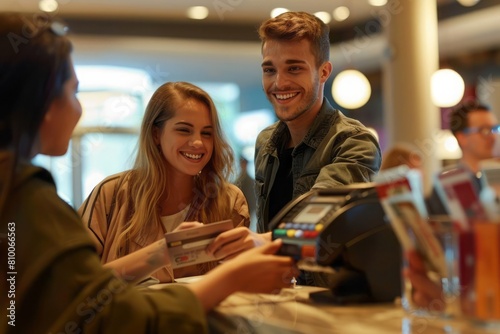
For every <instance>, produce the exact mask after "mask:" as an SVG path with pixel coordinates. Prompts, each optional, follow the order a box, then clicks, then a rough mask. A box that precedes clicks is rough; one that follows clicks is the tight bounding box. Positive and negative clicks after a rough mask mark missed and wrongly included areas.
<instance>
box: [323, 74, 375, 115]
mask: <svg viewBox="0 0 500 334" xmlns="http://www.w3.org/2000/svg"><path fill="white" fill-rule="evenodd" d="M371 93H372V89H371V86H370V82H369V81H368V79H367V78H366V76H365V75H364V74H363V73H361V72H359V71H356V70H345V71H342V72H340V73H339V74H337V76H336V77H335V79H334V80H333V85H332V96H333V98H334V100H335V101H336V102H337V103H338V104H339V105H340V106H341V107H344V108H347V109H357V108H359V107H362V106H364V105H365V104H366V102H368V100H369V99H370V95H371Z"/></svg>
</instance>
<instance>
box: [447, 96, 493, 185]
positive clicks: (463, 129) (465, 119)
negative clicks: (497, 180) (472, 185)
mask: <svg viewBox="0 0 500 334" xmlns="http://www.w3.org/2000/svg"><path fill="white" fill-rule="evenodd" d="M449 119H450V129H451V132H452V133H453V135H454V136H455V138H456V139H457V142H458V145H459V146H460V149H461V150H462V158H461V159H460V163H459V165H460V166H461V167H465V168H467V169H468V170H470V171H471V173H473V174H474V175H475V176H476V178H478V177H479V176H480V175H478V173H479V162H480V161H481V160H485V159H491V158H493V148H494V146H495V141H496V140H497V137H498V134H499V133H500V125H499V124H498V120H497V118H496V117H495V115H494V114H493V113H492V112H491V111H490V109H489V108H488V107H487V106H485V105H482V104H479V103H477V102H469V103H465V104H462V105H459V106H458V107H456V108H455V109H454V110H453V111H452V112H451V113H450V118H449ZM478 185H479V181H478Z"/></svg>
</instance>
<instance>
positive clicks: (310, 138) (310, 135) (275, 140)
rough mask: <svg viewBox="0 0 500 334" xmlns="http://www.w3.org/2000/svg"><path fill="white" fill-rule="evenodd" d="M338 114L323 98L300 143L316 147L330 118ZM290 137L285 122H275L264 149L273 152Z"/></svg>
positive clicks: (324, 132) (328, 129) (326, 129)
mask: <svg viewBox="0 0 500 334" xmlns="http://www.w3.org/2000/svg"><path fill="white" fill-rule="evenodd" d="M338 116H339V111H338V110H336V109H333V107H332V106H331V104H330V103H329V102H328V100H327V99H326V98H323V103H322V104H321V109H320V110H319V112H318V115H317V116H316V119H315V120H314V122H313V124H312V125H311V128H310V129H309V131H307V134H306V136H305V137H304V139H303V140H302V143H301V144H299V146H301V145H302V144H304V145H307V146H309V147H311V148H313V149H316V148H317V147H318V146H319V144H320V143H321V141H323V138H325V136H326V135H327V133H328V131H330V124H332V119H333V118H335V117H338ZM289 138H290V132H289V131H288V127H287V126H286V124H285V122H283V121H278V122H277V123H276V127H275V129H274V131H273V133H272V135H271V137H270V138H269V142H268V144H267V148H266V150H267V151H268V152H273V151H274V150H277V149H278V148H279V147H281V145H283V143H285V142H287V141H288V140H289Z"/></svg>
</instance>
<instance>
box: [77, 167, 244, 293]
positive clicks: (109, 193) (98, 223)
mask: <svg viewBox="0 0 500 334" xmlns="http://www.w3.org/2000/svg"><path fill="white" fill-rule="evenodd" d="M129 175H130V174H129V173H127V172H122V173H119V174H115V175H111V176H109V177H107V178H106V179H104V180H103V181H102V182H101V183H99V184H98V185H97V186H96V187H95V188H94V190H92V193H91V194H90V196H89V197H88V198H87V199H86V200H85V202H84V203H83V204H82V206H81V207H80V209H79V210H78V213H79V214H80V216H81V217H82V220H83V223H84V224H85V226H86V227H87V228H88V230H89V231H90V234H91V236H92V238H93V240H94V242H95V244H96V248H97V253H98V254H99V255H100V257H101V262H102V263H107V262H110V261H113V260H115V259H116V258H117V255H116V251H115V250H116V247H118V246H117V242H116V241H117V237H118V235H119V234H120V232H121V231H122V230H123V228H124V226H125V225H126V224H127V223H128V222H129V220H130V217H131V215H132V207H131V205H130V201H131V199H130V196H129V188H128V179H129ZM228 193H229V194H230V200H231V202H232V206H233V215H232V217H231V219H232V220H233V223H234V227H238V226H246V227H248V226H249V224H250V219H249V213H248V205H247V201H246V199H245V196H244V195H243V193H242V191H241V190H240V189H239V188H237V187H236V186H234V185H232V184H231V185H230V186H229V189H228ZM165 232H166V231H165V227H164V226H163V224H161V225H160V226H152V227H151V229H150V230H148V233H145V234H144V235H141V236H139V237H138V238H136V239H135V240H129V242H128V244H127V247H126V249H125V254H129V253H132V252H134V251H136V250H139V249H141V248H143V247H145V246H147V245H150V244H152V243H153V242H155V241H157V240H160V239H161V238H163V236H164V234H165ZM216 265H217V262H209V263H206V264H202V265H197V266H191V267H186V268H181V269H176V270H175V274H174V272H173V271H172V268H171V267H170V265H167V266H165V267H163V268H162V269H160V270H158V271H157V272H155V273H154V274H153V275H152V276H153V277H155V278H157V279H158V280H160V282H162V283H167V282H172V281H173V278H174V275H175V277H177V278H179V277H186V276H193V275H202V274H205V273H206V272H207V271H209V270H210V269H213V268H214V267H215V266H216Z"/></svg>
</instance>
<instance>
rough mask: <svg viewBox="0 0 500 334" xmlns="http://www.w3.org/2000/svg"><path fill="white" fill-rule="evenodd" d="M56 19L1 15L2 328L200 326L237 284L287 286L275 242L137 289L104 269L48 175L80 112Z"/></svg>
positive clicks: (289, 271) (256, 288) (255, 288)
mask: <svg viewBox="0 0 500 334" xmlns="http://www.w3.org/2000/svg"><path fill="white" fill-rule="evenodd" d="M61 28H62V27H61V25H59V24H57V23H54V22H51V21H48V20H40V21H37V20H34V19H33V18H27V17H24V16H21V15H18V14H9V13H2V14H0V128H1V132H0V134H1V135H0V137H1V138H0V210H1V211H0V262H1V268H2V270H0V291H2V294H4V295H3V296H2V298H0V309H2V310H4V311H6V313H7V314H5V313H3V312H2V317H1V320H0V332H1V333H60V332H64V333H67V332H72V333H81V332H85V333H98V332H99V333H154V332H163V333H166V332H172V333H181V332H182V333H203V332H207V323H206V319H205V316H204V315H205V313H206V312H207V311H209V310H211V309H212V308H214V307H215V306H216V305H217V304H218V303H219V302H220V301H221V300H223V299H224V298H226V297H227V296H228V295H229V294H231V293H233V292H235V291H247V292H271V291H275V290H276V289H279V288H281V287H285V286H289V282H290V278H291V276H293V274H294V272H293V260H292V259H290V258H287V257H282V256H274V255H272V254H274V253H275V252H276V251H277V250H278V249H279V247H280V242H279V241H278V242H274V243H270V244H268V245H266V246H263V247H260V248H254V249H252V250H250V251H248V252H245V253H243V254H241V255H239V256H237V257H236V258H234V259H233V260H231V261H228V262H227V263H224V264H222V265H220V266H218V267H217V268H215V269H214V270H212V271H211V272H210V273H208V274H207V275H205V276H204V278H203V279H202V280H200V281H198V282H194V283H192V284H189V285H176V284H172V285H169V286H168V287H166V288H164V289H161V290H149V289H142V290H138V289H137V288H134V287H133V286H129V285H127V284H126V283H125V282H124V281H123V280H122V279H120V278H118V277H116V276H115V275H114V273H113V271H111V270H109V269H105V268H103V267H102V265H101V263H100V258H99V256H98V255H97V254H96V251H95V243H94V241H93V240H92V239H91V238H90V236H89V233H88V231H87V230H86V229H85V228H84V227H83V225H82V223H81V220H80V217H79V216H78V214H77V213H76V212H75V211H74V210H73V209H72V208H71V207H70V206H69V205H67V204H66V203H65V202H64V201H63V200H61V199H60V198H59V197H58V196H57V193H56V188H55V184H54V181H53V179H52V177H51V175H50V173H49V172H48V171H46V170H44V169H42V168H40V167H37V166H34V165H33V164H32V163H31V161H30V160H31V158H32V157H34V156H35V155H36V154H38V153H42V154H46V155H53V156H57V155H62V154H64V153H65V152H66V150H67V147H68V142H69V140H70V136H71V132H72V131H73V128H74V127H75V125H76V123H77V122H78V119H79V117H80V114H81V107H80V103H79V102H78V99H77V97H76V92H77V87H78V80H77V78H76V75H75V71H74V68H73V64H72V61H71V57H70V53H71V44H70V42H69V40H68V39H67V38H66V37H65V36H62V34H63V33H64V30H63V29H61Z"/></svg>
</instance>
